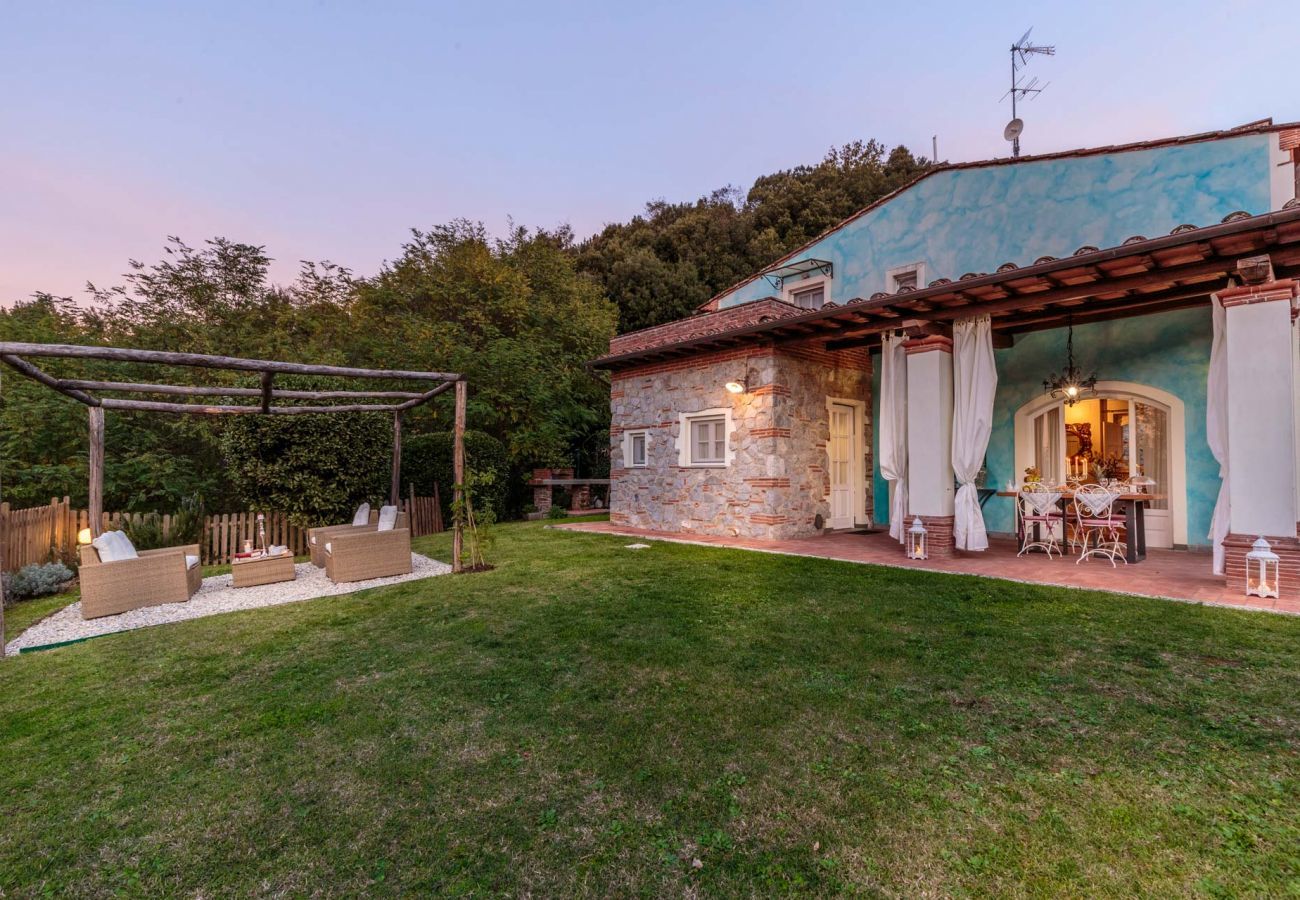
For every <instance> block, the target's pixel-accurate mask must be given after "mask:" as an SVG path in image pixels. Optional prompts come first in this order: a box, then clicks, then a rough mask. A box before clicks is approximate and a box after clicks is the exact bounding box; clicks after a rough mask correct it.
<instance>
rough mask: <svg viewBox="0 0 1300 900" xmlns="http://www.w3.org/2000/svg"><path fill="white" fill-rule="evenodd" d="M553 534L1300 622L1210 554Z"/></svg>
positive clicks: (859, 539) (834, 538) (627, 532)
mask: <svg viewBox="0 0 1300 900" xmlns="http://www.w3.org/2000/svg"><path fill="white" fill-rule="evenodd" d="M553 527H555V528H559V529H563V530H567V531H590V532H597V533H600V534H616V535H621V536H624V537H635V538H641V539H645V540H661V541H675V542H678V543H684V544H701V545H706V546H715V547H732V548H737V549H742V550H759V551H764V552H767V553H788V554H791V555H793V556H815V557H821V558H823V559H840V560H845V561H847V562H857V563H874V564H877V565H884V566H895V567H898V568H909V569H925V570H928V571H934V572H956V573H961V574H966V575H985V576H989V577H992V578H1007V579H1010V580H1012V581H1021V582H1026V583H1029V584H1046V585H1053V586H1059V587H1075V588H1088V589H1095V590H1103V591H1114V592H1116V593H1121V594H1137V595H1140V596H1145V597H1160V598H1165V599H1170V600H1183V601H1188V602H1192V603H1207V604H1211V605H1214V606H1231V607H1237V608H1241V609H1256V610H1267V611H1269V612H1281V613H1290V614H1292V615H1300V600H1296V599H1282V600H1264V599H1261V598H1259V597H1246V596H1245V595H1244V594H1243V593H1242V589H1241V588H1240V587H1237V586H1236V585H1234V586H1233V587H1232V588H1231V589H1229V588H1228V586H1227V585H1225V583H1224V579H1223V578H1222V577H1220V576H1217V575H1215V574H1214V573H1212V572H1211V571H1210V555H1209V553H1205V552H1197V551H1183V550H1151V551H1149V552H1148V553H1147V558H1146V560H1145V561H1143V562H1140V563H1135V564H1133V565H1129V566H1126V565H1124V564H1123V563H1122V562H1121V563H1120V564H1119V565H1118V566H1117V567H1116V568H1111V565H1110V563H1109V562H1107V561H1105V560H1102V559H1090V560H1088V561H1087V562H1083V563H1079V564H1078V565H1076V564H1075V561H1074V558H1073V557H1070V556H1067V557H1065V558H1064V559H1061V558H1059V557H1053V558H1052V559H1050V560H1049V559H1048V558H1047V557H1046V556H1044V555H1042V554H1041V553H1030V554H1026V555H1025V556H1023V557H1017V556H1016V544H1015V542H1014V541H1013V540H1011V539H1009V538H993V539H991V541H990V547H989V549H988V550H986V551H984V552H983V553H960V552H959V553H958V554H957V556H956V557H954V558H953V559H927V560H910V559H908V558H907V557H905V556H904V555H903V548H902V547H901V546H900V545H899V543H898V542H897V541H895V540H893V539H892V538H890V537H889V535H888V534H884V533H874V534H854V533H850V532H836V533H834V534H821V535H817V536H815V537H807V538H796V539H793V540H788V541H760V540H752V539H747V538H725V537H713V536H710V535H693V534H678V533H673V532H662V531H648V530H646V529H642V528H627V527H624V526H619V525H611V524H610V523H608V522H575V523H572V524H567V525H563V524H562V525H555V526H553Z"/></svg>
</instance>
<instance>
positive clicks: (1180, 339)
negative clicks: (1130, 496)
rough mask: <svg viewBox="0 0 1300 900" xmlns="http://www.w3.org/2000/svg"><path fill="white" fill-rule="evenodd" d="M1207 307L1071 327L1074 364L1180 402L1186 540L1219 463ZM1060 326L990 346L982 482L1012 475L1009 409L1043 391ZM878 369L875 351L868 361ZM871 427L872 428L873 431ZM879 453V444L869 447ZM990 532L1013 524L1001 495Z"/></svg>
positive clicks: (884, 508)
mask: <svg viewBox="0 0 1300 900" xmlns="http://www.w3.org/2000/svg"><path fill="white" fill-rule="evenodd" d="M1210 333H1211V325H1210V311H1209V309H1208V308H1204V309H1190V310H1180V311H1177V312H1171V313H1163V314H1160V315H1155V316H1143V317H1141V318H1133V319H1120V320H1116V321H1113V322H1103V323H1098V324H1093V325H1080V326H1078V327H1077V328H1075V330H1074V349H1075V359H1076V361H1077V363H1078V364H1079V365H1080V366H1081V367H1082V368H1083V369H1084V370H1085V371H1088V372H1092V371H1096V372H1097V375H1098V377H1099V378H1101V379H1103V380H1107V381H1131V382H1135V383H1138V384H1145V385H1150V386H1151V387H1156V388H1160V389H1161V390H1164V391H1168V392H1169V393H1171V394H1173V395H1174V396H1176V397H1178V398H1179V399H1180V400H1182V401H1183V406H1184V410H1183V411H1184V416H1185V432H1184V437H1185V440H1186V444H1187V497H1186V498H1185V502H1186V505H1187V540H1188V543H1189V544H1194V545H1205V544H1208V543H1209V541H1208V539H1207V538H1206V534H1207V533H1208V532H1209V530H1210V517H1211V516H1212V514H1213V512H1214V500H1215V497H1216V496H1217V494H1218V490H1219V466H1218V464H1217V463H1216V462H1215V461H1214V457H1213V456H1211V454H1210V448H1209V445H1208V444H1207V443H1206V439H1205V380H1206V375H1207V374H1208V369H1209V361H1210ZM1065 336H1066V333H1065V330H1064V329H1055V330H1052V331H1040V332H1034V333H1031V334H1023V335H1018V336H1017V337H1016V343H1015V346H1014V347H1011V348H1010V349H1007V350H998V351H996V352H995V355H996V357H997V367H998V390H997V395H996V398H995V401H994V409H993V436H992V439H991V440H990V441H989V449H988V455H987V464H988V481H987V485H988V486H989V487H993V488H1001V487H1003V486H1005V485H1006V483H1007V482H1008V481H1010V480H1013V479H1016V478H1017V473H1016V471H1015V424H1014V423H1015V413H1016V410H1017V409H1019V408H1020V407H1021V406H1023V405H1024V404H1025V403H1028V402H1029V401H1030V400H1033V399H1036V398H1038V397H1041V396H1042V394H1043V379H1044V378H1045V377H1046V376H1047V375H1048V374H1050V373H1051V372H1054V371H1056V370H1058V369H1059V368H1060V367H1061V366H1062V365H1063V360H1064V356H1065ZM874 362H875V363H876V365H875V366H874V370H875V371H876V372H879V368H880V366H879V356H877V357H876V358H875V360H874ZM873 377H874V379H875V380H874V381H873V383H872V398H873V399H872V403H873V416H874V417H873V419H872V421H874V422H877V423H878V422H879V421H880V418H879V411H880V407H879V401H878V399H876V398H878V397H879V391H878V390H877V387H878V384H879V375H878V374H877V375H875V376H873ZM879 430H880V429H879V427H876V428H875V429H873V434H874V433H877V432H879ZM875 450H876V451H877V455H876V456H874V457H873V458H874V459H879V444H878V442H877V443H876V445H875ZM874 483H875V498H874V504H875V515H876V521H878V522H882V523H883V522H885V521H887V519H888V517H889V508H888V502H887V493H886V491H887V488H886V485H885V482H884V480H883V479H882V478H881V477H880V472H879V469H877V470H876V472H875V481H874ZM984 518H985V524H986V526H987V527H988V529H989V530H990V531H1000V532H1010V531H1011V530H1012V507H1011V501H1010V499H1008V498H1002V497H993V498H991V499H990V500H989V501H988V504H987V505H986V506H985V507H984Z"/></svg>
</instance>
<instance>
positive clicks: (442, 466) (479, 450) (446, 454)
mask: <svg viewBox="0 0 1300 900" xmlns="http://www.w3.org/2000/svg"><path fill="white" fill-rule="evenodd" d="M465 465H466V467H467V468H468V469H470V470H471V471H475V472H486V471H490V472H492V474H493V476H494V477H493V479H492V484H491V486H490V487H489V488H487V489H486V490H485V491H484V496H480V497H475V498H474V503H475V506H476V508H478V509H490V510H492V512H493V513H494V514H495V515H496V517H497V519H502V518H504V516H505V511H506V492H507V488H508V487H509V483H510V463H509V460H508V458H507V456H506V448H505V447H504V446H503V445H502V443H501V442H500V441H498V440H497V439H496V438H494V437H492V435H490V434H486V433H484V432H482V431H466V432H465ZM435 483H436V484H437V485H438V496H439V497H440V498H441V500H442V516H443V521H444V522H446V523H448V524H450V523H451V499H452V490H453V488H454V487H455V481H454V479H453V478H452V434H451V432H450V431H437V432H429V433H425V434H416V435H411V436H409V437H408V436H406V435H403V436H402V490H403V491H406V490H407V488H408V485H410V486H414V488H415V493H416V494H418V495H420V496H422V497H427V496H430V495H432V494H433V486H434V484H435Z"/></svg>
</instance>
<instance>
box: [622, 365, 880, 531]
mask: <svg viewBox="0 0 1300 900" xmlns="http://www.w3.org/2000/svg"><path fill="white" fill-rule="evenodd" d="M746 378H747V381H748V387H749V389H748V390H747V391H746V392H745V393H742V394H732V393H729V392H728V391H727V390H726V388H725V384H726V383H727V382H729V381H744V380H746ZM610 398H611V400H610V402H611V414H612V419H611V421H612V424H611V428H610V439H611V463H612V465H611V479H612V484H611V487H610V521H611V522H613V523H615V524H620V525H630V526H633V527H638V528H648V529H653V530H656V531H676V532H684V533H693V534H713V535H723V536H739V537H749V538H761V539H768V540H783V539H786V538H791V537H802V536H805V535H810V534H814V533H816V531H817V529H818V527H819V523H821V522H824V521H825V520H826V519H828V518H829V516H830V496H829V495H830V476H829V473H828V465H827V463H828V457H827V444H828V442H829V438H830V425H829V414H828V411H827V399H828V398H836V399H843V400H853V401H861V402H862V403H863V404H865V406H864V409H865V410H866V411H868V412H867V414H864V415H862V417H861V418H862V419H864V421H863V422H862V429H861V434H860V435H859V436H858V437H859V441H860V443H859V447H860V448H862V450H863V452H862V454H861V455H860V457H859V458H856V459H855V460H854V465H855V466H856V467H857V471H858V476H859V478H860V479H861V482H860V483H861V484H862V485H863V489H862V492H861V493H862V497H861V503H862V508H861V509H858V511H857V512H858V520H859V521H865V520H866V518H867V515H866V514H867V511H868V510H870V509H871V477H870V473H871V464H870V447H871V430H870V422H869V410H870V408H871V402H870V400H871V367H870V358H869V357H868V355H867V354H866V352H865V351H861V350H858V351H839V352H828V351H825V350H823V349H821V348H820V347H818V346H815V345H809V346H791V345H783V346H781V347H765V348H749V349H745V350H731V351H724V352H720V353H714V354H711V355H704V356H694V357H690V358H686V359H682V360H674V361H672V362H666V363H658V364H652V365H648V366H642V367H639V368H637V369H630V370H624V371H620V372H615V373H613V377H612V384H611V392H610ZM709 409H729V410H730V411H731V420H732V431H731V433H730V434H729V435H728V445H729V448H730V450H731V451H732V459H731V462H730V464H729V465H727V466H725V467H716V468H695V467H689V466H682V465H680V464H679V452H678V446H679V444H678V442H679V441H681V440H683V439H684V436H683V435H682V434H681V430H682V428H681V417H682V414H684V413H685V414H690V413H695V412H700V411H703V410H709ZM628 431H644V432H645V433H646V438H647V440H646V466H645V467H644V468H631V467H627V466H626V465H625V458H624V434H625V433H626V432H628Z"/></svg>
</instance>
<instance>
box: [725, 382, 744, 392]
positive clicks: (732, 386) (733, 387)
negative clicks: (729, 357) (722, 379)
mask: <svg viewBox="0 0 1300 900" xmlns="http://www.w3.org/2000/svg"><path fill="white" fill-rule="evenodd" d="M748 380H749V379H745V381H748ZM725 387H726V389H727V390H729V391H730V392H731V393H733V394H743V393H745V392H746V391H748V390H749V387H748V385H746V384H745V382H744V381H728V382H727V383H726V385H725Z"/></svg>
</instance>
